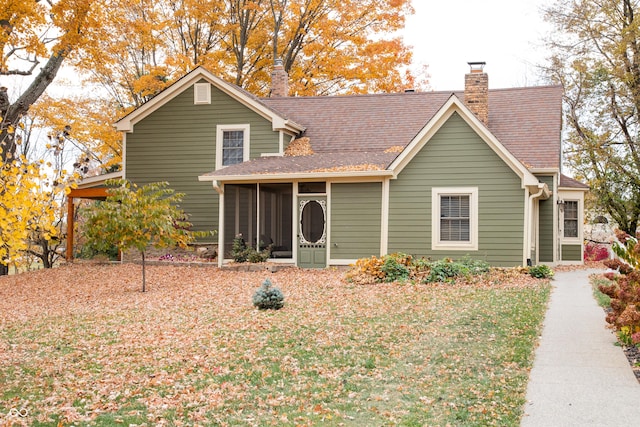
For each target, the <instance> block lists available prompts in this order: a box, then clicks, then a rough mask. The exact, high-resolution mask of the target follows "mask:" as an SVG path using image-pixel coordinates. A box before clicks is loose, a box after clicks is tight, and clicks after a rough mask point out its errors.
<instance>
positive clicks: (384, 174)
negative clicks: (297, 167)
mask: <svg viewBox="0 0 640 427" xmlns="http://www.w3.org/2000/svg"><path fill="white" fill-rule="evenodd" d="M392 176H393V171H391V170H386V169H383V170H373V171H341V172H294V173H269V174H253V175H200V176H199V177H198V181H203V182H207V181H217V182H224V183H241V182H258V181H260V182H264V181H303V180H309V179H364V178H378V179H384V178H390V177H392Z"/></svg>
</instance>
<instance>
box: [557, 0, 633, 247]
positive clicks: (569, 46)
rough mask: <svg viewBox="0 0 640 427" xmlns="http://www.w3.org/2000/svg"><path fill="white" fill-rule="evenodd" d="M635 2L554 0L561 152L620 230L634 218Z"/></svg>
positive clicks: (629, 226)
mask: <svg viewBox="0 0 640 427" xmlns="http://www.w3.org/2000/svg"><path fill="white" fill-rule="evenodd" d="M639 12H640V5H639V4H638V2H637V1H633V0H603V1H594V0H585V1H580V2H573V1H567V0H560V1H557V2H556V3H555V4H554V6H553V7H550V8H549V9H548V10H547V11H546V16H547V18H548V20H549V21H550V22H551V23H552V24H554V26H555V27H556V29H557V31H556V33H555V34H556V36H555V37H554V39H552V40H550V41H549V46H550V48H551V49H552V51H553V57H552V60H551V66H550V67H549V69H548V71H549V74H550V75H551V77H552V78H553V79H554V80H555V81H557V82H559V83H561V84H562V85H563V87H564V104H565V110H566V122H567V125H568V146H567V148H566V150H565V156H566V157H565V159H566V161H567V162H568V163H569V165H570V166H571V167H572V168H573V170H575V171H576V173H577V174H578V176H579V177H580V178H583V179H585V180H586V181H587V182H588V183H589V185H590V186H591V190H592V192H593V193H594V195H595V197H594V200H595V203H596V205H597V206H596V207H597V208H599V209H602V210H604V211H606V212H607V213H608V214H609V215H610V216H611V218H613V220H615V222H616V223H617V224H618V226H619V227H620V228H621V229H622V230H624V231H625V232H627V233H629V234H631V235H635V232H636V229H637V228H638V221H639V220H640V144H639V140H638V138H639V136H640V134H639V128H638V125H639V124H640V28H639V24H640V16H638V13H639Z"/></svg>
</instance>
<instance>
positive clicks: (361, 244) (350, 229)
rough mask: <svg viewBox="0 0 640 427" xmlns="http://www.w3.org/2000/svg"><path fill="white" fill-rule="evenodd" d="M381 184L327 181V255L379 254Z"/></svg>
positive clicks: (345, 257) (357, 256)
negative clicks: (328, 210) (329, 187)
mask: <svg viewBox="0 0 640 427" xmlns="http://www.w3.org/2000/svg"><path fill="white" fill-rule="evenodd" d="M381 215H382V184H381V183H379V182H372V183H357V184H355V183H354V184H332V185H331V258H332V259H357V258H365V257H370V256H372V255H376V256H378V255H380V238H381V235H380V227H381V225H380V224H381Z"/></svg>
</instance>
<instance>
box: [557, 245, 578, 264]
mask: <svg viewBox="0 0 640 427" xmlns="http://www.w3.org/2000/svg"><path fill="white" fill-rule="evenodd" d="M581 252H582V247H581V246H580V245H562V261H582V256H581V255H582V253H581Z"/></svg>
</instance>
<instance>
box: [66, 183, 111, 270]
mask: <svg viewBox="0 0 640 427" xmlns="http://www.w3.org/2000/svg"><path fill="white" fill-rule="evenodd" d="M118 178H122V172H112V173H108V174H105V175H99V176H92V177H89V178H85V179H83V180H82V181H81V182H80V184H79V185H78V188H73V189H71V191H70V192H69V194H68V195H67V253H66V259H67V261H71V260H73V241H74V228H75V227H74V226H75V215H76V206H75V203H73V201H74V199H89V200H105V199H106V198H107V186H106V185H105V181H107V180H108V179H118Z"/></svg>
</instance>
